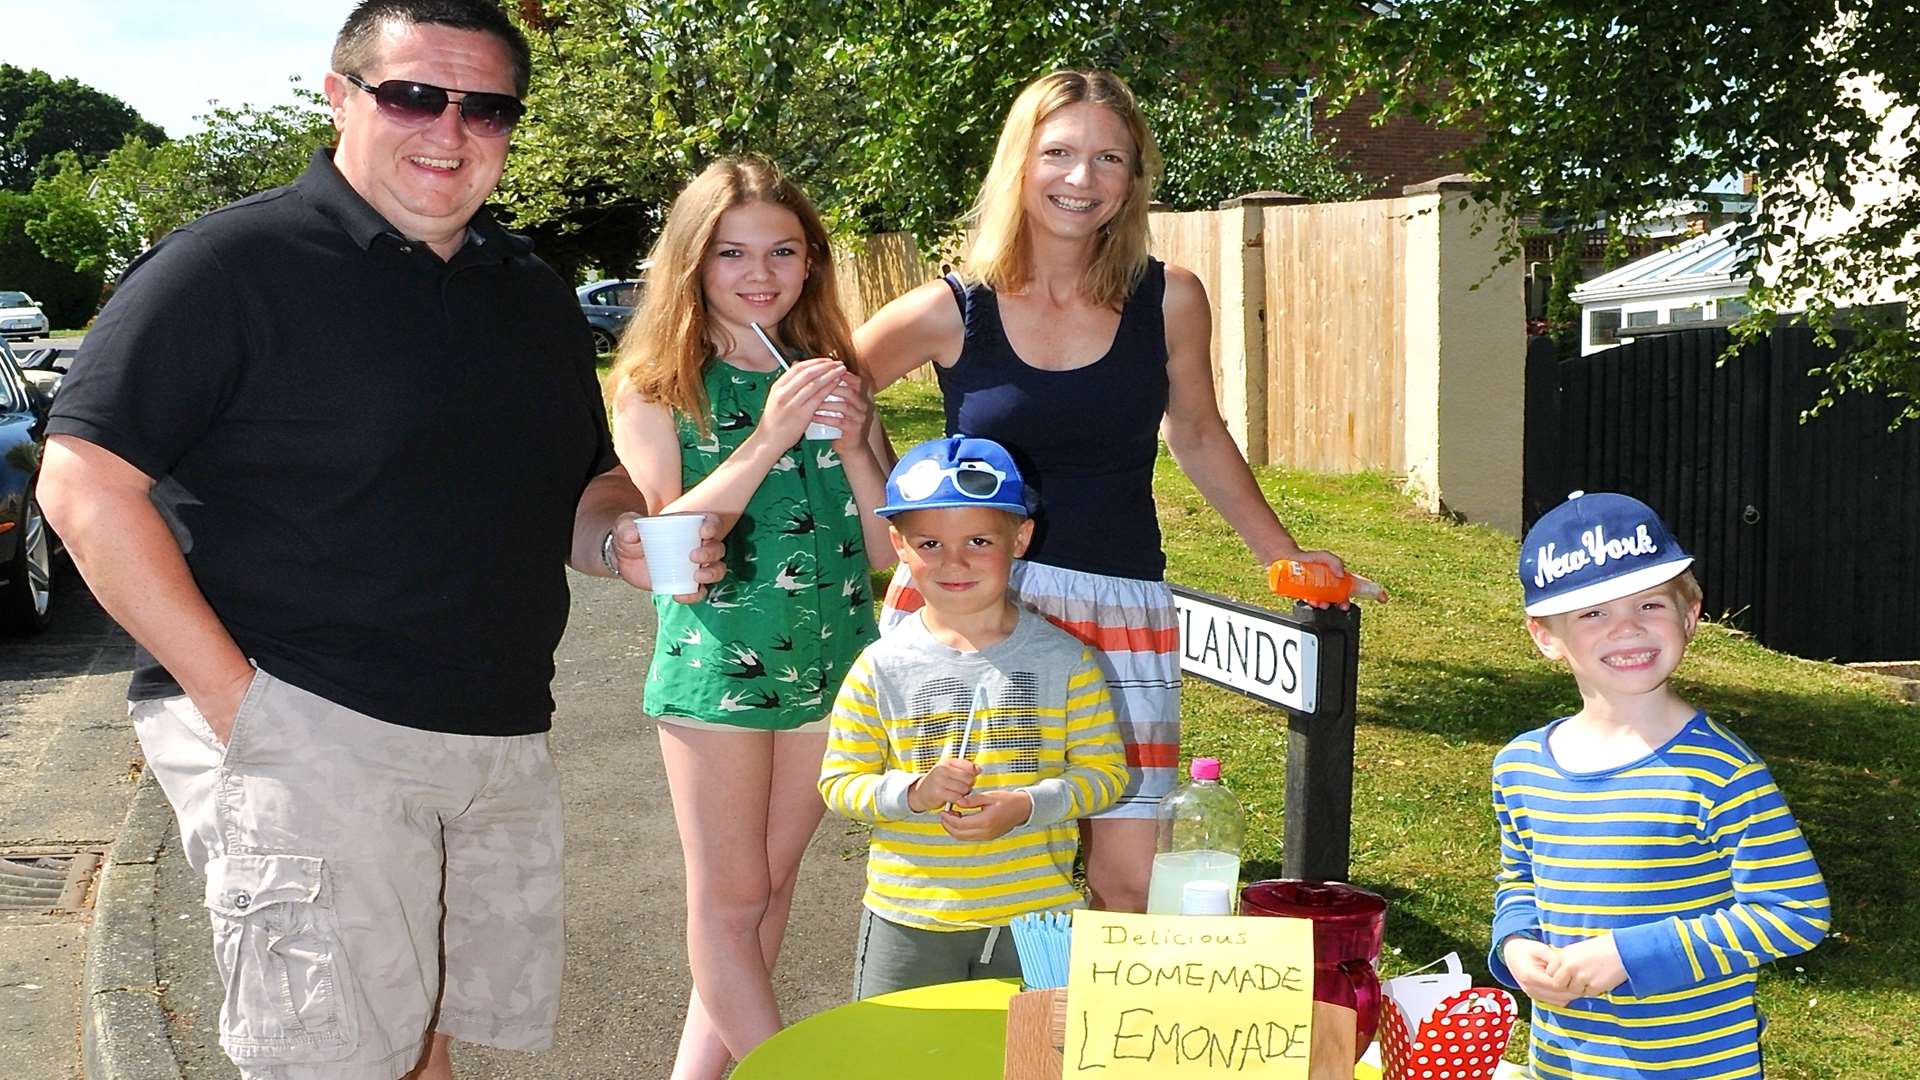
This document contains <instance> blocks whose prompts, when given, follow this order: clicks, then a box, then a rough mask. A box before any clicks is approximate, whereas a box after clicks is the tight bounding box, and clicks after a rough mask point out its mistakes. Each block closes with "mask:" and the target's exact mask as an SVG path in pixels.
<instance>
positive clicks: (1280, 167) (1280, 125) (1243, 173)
mask: <svg viewBox="0 0 1920 1080" xmlns="http://www.w3.org/2000/svg"><path fill="white" fill-rule="evenodd" d="M1278 85H1279V87H1280V89H1278V90H1277V91H1273V92H1270V93H1268V94H1264V95H1262V96H1263V97H1264V98H1265V99H1266V100H1267V102H1268V108H1269V109H1270V110H1271V111H1270V112H1269V113H1268V115H1267V116H1266V117H1265V118H1264V119H1262V120H1261V121H1260V122H1259V126H1258V127H1257V128H1255V129H1254V131H1253V132H1252V134H1250V135H1243V134H1239V133H1237V132H1233V131H1222V130H1221V129H1220V125H1219V123H1218V122H1217V121H1216V120H1215V117H1214V115H1213V113H1212V112H1211V111H1209V110H1207V109H1205V108H1203V107H1199V106H1198V103H1196V102H1193V101H1189V100H1181V99H1175V100H1172V101H1149V102H1146V103H1145V107H1146V109H1147V111H1148V113H1149V114H1150V115H1151V117H1152V124H1153V133H1154V138H1155V140H1157V141H1159V142H1160V143H1161V144H1162V145H1163V146H1165V147H1166V151H1165V155H1166V163H1167V172H1166V179H1165V181H1164V182H1163V183H1162V184H1161V186H1160V193H1159V198H1160V201H1162V202H1164V203H1166V204H1167V205H1169V206H1171V207H1173V208H1174V209H1176V210H1210V209H1212V208H1213V207H1214V206H1216V205H1217V204H1218V203H1219V202H1220V200H1222V199H1229V198H1232V197H1233V196H1235V195H1244V194H1246V193H1247V192H1249V191H1284V192H1287V193H1288V194H1292V195H1304V196H1306V197H1307V198H1308V199H1310V200H1312V201H1314V202H1342V201H1345V200H1348V199H1357V198H1360V197H1361V196H1363V195H1365V194H1367V192H1368V191H1370V190H1371V188H1372V185H1370V184H1368V183H1367V182H1366V179H1365V178H1364V177H1362V176H1361V175H1360V174H1359V173H1356V172H1354V171H1353V170H1351V169H1349V168H1347V167H1346V165H1345V163H1344V162H1343V160H1342V159H1341V158H1340V157H1339V156H1338V155H1336V154H1335V153H1334V152H1333V151H1332V150H1331V149H1329V148H1328V147H1325V146H1322V145H1320V144H1319V143H1316V142H1315V141H1314V139H1313V135H1312V127H1311V112H1310V109H1309V107H1308V101H1307V99H1305V98H1300V99H1297V100H1296V99H1295V97H1294V95H1293V87H1292V85H1291V84H1278Z"/></svg>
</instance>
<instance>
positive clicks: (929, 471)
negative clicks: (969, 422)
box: [874, 435, 1032, 517]
mask: <svg viewBox="0 0 1920 1080" xmlns="http://www.w3.org/2000/svg"><path fill="white" fill-rule="evenodd" d="M966 506H983V507H987V508H989V509H992V510H1005V511H1008V512H1009V513H1014V514H1019V515H1021V516H1023V517H1024V516H1027V515H1029V514H1031V513H1032V510H1031V508H1030V506H1029V503H1028V492H1027V485H1026V483H1025V481H1023V480H1022V479H1021V478H1020V467H1019V466H1017V465H1015V464H1014V463H1013V455H1011V454H1009V453H1007V450H1006V447H1003V446H1001V445H1000V444H999V443H997V442H994V441H993V440H992V439H974V438H969V437H967V436H965V435H949V436H947V437H945V438H942V439H928V440H927V441H926V442H923V443H921V444H920V445H919V446H916V447H914V448H913V449H911V450H909V451H907V452H906V454H905V455H903V456H902V457H901V458H900V463H899V464H897V465H895V466H894V467H893V472H892V473H891V474H889V475H888V476H887V502H886V505H884V506H882V507H880V508H879V509H878V510H875V511H874V513H876V514H879V515H880V516H881V517H892V516H893V515H895V514H901V513H905V512H906V511H908V510H946V509H953V508H955V507H966Z"/></svg>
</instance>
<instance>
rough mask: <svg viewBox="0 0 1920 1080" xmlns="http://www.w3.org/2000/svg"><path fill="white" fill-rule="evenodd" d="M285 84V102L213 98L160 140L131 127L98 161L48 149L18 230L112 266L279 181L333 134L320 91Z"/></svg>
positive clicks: (92, 265) (47, 246) (87, 264)
mask: <svg viewBox="0 0 1920 1080" xmlns="http://www.w3.org/2000/svg"><path fill="white" fill-rule="evenodd" d="M294 84H295V85H294V93H295V98H296V100H295V101H294V102H293V103H291V104H284V105H276V106H272V107H268V108H257V107H255V106H251V105H242V106H239V107H238V108H224V107H222V108H215V109H214V110H213V112H212V113H210V114H208V115H205V116H202V117H200V120H201V122H202V125H203V127H202V129H201V130H200V131H198V132H196V133H195V134H193V135H189V136H187V137H185V138H183V139H177V140H175V141H173V142H169V143H163V144H161V145H159V146H152V145H149V144H147V143H146V142H144V141H143V140H141V139H139V138H131V137H130V138H129V139H128V140H127V141H126V143H125V144H124V145H122V146H121V147H120V148H119V149H117V150H115V151H113V152H112V153H111V154H108V155H107V157H106V160H104V161H102V162H100V163H99V164H98V165H97V166H93V167H89V166H88V165H87V163H86V162H84V161H82V160H81V159H80V157H79V156H78V155H76V154H74V153H72V152H63V153H61V154H58V155H55V159H54V162H53V168H52V171H51V172H52V174H51V175H49V176H48V177H46V178H45V179H43V180H41V181H40V182H39V183H38V184H36V185H35V186H34V193H35V194H36V195H39V196H40V197H41V200H42V201H41V207H42V210H41V213H40V215H39V216H38V217H36V218H35V219H34V220H33V221H31V222H29V223H28V224H27V226H26V228H27V232H28V233H29V234H30V235H32V237H33V238H34V239H35V240H36V241H38V242H39V244H40V247H41V249H42V250H43V251H44V252H46V254H47V255H49V256H50V257H52V258H55V259H58V260H60V261H62V262H65V263H67V264H68V265H70V266H73V267H75V268H77V269H79V270H82V271H97V272H100V273H104V274H107V275H110V276H117V275H118V274H119V272H120V271H121V269H123V268H124V267H125V266H126V265H127V263H129V262H131V261H132V260H133V259H134V258H135V257H137V256H138V255H139V254H140V253H141V252H142V251H145V250H146V249H147V248H148V247H149V246H151V245H152V244H153V243H154V242H155V241H157V240H159V239H160V238H161V237H163V236H165V235H166V234H167V233H169V232H171V231H172V230H174V229H176V228H179V227H180V226H181V225H184V224H186V223H187V222H189V221H192V220H193V219H194V218H197V217H199V216H200V215H202V214H205V213H207V212H208V211H210V210H213V209H216V208H218V207H220V206H224V205H226V204H227V203H230V202H233V201H235V200H236V199H242V198H245V197H246V196H248V195H251V194H253V193H255V192H257V191H262V190H265V189H267V188H270V187H275V186H277V185H280V184H285V183H288V182H289V181H291V180H292V179H293V178H294V177H296V176H298V175H300V172H301V171H302V170H303V169H305V168H306V165H307V160H308V158H309V157H310V156H311V155H312V153H313V151H314V148H316V147H319V146H324V145H327V144H328V143H329V142H330V141H331V140H332V137H333V124H332V121H331V119H330V118H329V115H328V113H327V112H326V111H325V110H324V109H323V108H321V104H322V102H323V100H324V99H322V98H321V97H320V95H318V94H315V93H312V92H311V91H306V90H303V89H301V88H300V86H299V81H298V80H297V79H296V80H294Z"/></svg>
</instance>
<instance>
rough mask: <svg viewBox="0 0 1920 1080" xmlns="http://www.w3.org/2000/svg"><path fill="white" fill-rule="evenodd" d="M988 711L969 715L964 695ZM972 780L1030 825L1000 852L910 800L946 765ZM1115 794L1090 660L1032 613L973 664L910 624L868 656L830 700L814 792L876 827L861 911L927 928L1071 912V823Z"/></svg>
mask: <svg viewBox="0 0 1920 1080" xmlns="http://www.w3.org/2000/svg"><path fill="white" fill-rule="evenodd" d="M976 687H981V688H984V690H985V692H986V696H985V708H984V709H983V710H981V711H980V712H979V713H977V714H973V715H972V720H971V732H970V734H967V735H963V732H965V731H967V730H968V728H969V719H968V718H969V714H970V713H972V706H973V701H974V694H975V688H976ZM963 739H964V740H965V741H966V742H967V743H968V745H969V750H968V753H967V757H969V758H970V759H972V761H973V762H974V763H975V764H976V765H978V766H979V767H980V776H979V779H978V780H977V781H976V782H975V790H976V791H988V790H996V789H998V790H1007V791H1024V792H1026V793H1027V794H1028V795H1030V796H1031V797H1032V799H1033V816H1032V818H1031V819H1029V820H1028V821H1027V823H1026V824H1024V825H1021V826H1018V827H1017V828H1015V829H1013V830H1012V831H1010V832H1008V833H1007V834H1006V835H1005V836H1002V837H1000V838H998V839H996V840H988V841H983V842H979V843H974V842H968V841H963V840H956V839H954V838H953V837H951V836H949V835H947V832H946V830H945V829H943V828H942V827H941V825H940V815H939V812H938V811H933V812H929V813H925V814H916V813H914V812H913V811H912V810H911V809H910V808H909V807H908V806H907V789H908V788H909V787H911V786H912V785H913V782H914V781H915V780H916V779H918V778H919V777H920V776H921V775H923V774H925V773H926V772H927V770H929V769H931V768H932V767H933V765H934V763H935V762H937V761H939V760H940V759H941V758H942V757H951V756H957V754H958V752H959V750H960V746H961V743H962V741H963ZM1125 785H1126V754H1125V750H1124V749H1123V748H1122V747H1121V744H1120V732H1119V729H1118V728H1117V727H1115V725H1114V721H1113V706H1112V703H1111V701H1110V700H1109V699H1108V696H1107V684H1106V681H1105V680H1104V679H1103V678H1102V677H1101V675H1100V669H1099V667H1098V666H1097V665H1096V663H1095V661H1094V657H1093V653H1092V652H1091V651H1090V650H1088V649H1087V647H1086V646H1084V645H1082V644H1081V643H1080V642H1078V641H1076V640H1074V638H1073V637H1072V636H1070V635H1069V634H1067V633H1066V632H1065V631H1063V630H1060V629H1058V628H1057V627H1055V626H1053V625H1052V624H1050V623H1048V622H1047V621H1046V620H1045V619H1043V618H1041V617H1040V616H1038V615H1035V614H1033V613H1032V612H1027V611H1023V612H1021V614H1020V622H1019V624H1018V625H1017V626H1016V627H1015V628H1014V631H1013V633H1012V634H1010V635H1008V637H1007V638H1006V640H1004V641H1001V642H999V643H998V644H995V645H992V646H990V647H988V648H986V649H982V650H980V651H979V652H962V651H960V650H958V649H954V648H951V647H949V646H947V645H944V644H941V643H940V642H939V641H937V640H935V639H934V637H933V636H932V635H931V634H929V633H928V632H927V629H926V625H925V624H924V623H923V622H921V620H920V619H919V618H918V617H917V616H916V617H913V618H909V619H906V620H904V621H903V622H902V623H901V624H900V625H899V626H897V627H895V628H894V630H893V631H892V632H891V633H889V634H888V635H887V636H886V637H884V638H882V639H880V640H879V641H877V642H874V643H873V644H872V645H869V646H867V649H866V651H865V652H863V653H861V654H860V659H859V660H857V661H855V662H854V665H853V669H852V670H851V671H850V672H848V674H847V679H846V682H845V683H843V684H842V685H841V687H840V696H839V697H838V698H837V699H835V701H834V703H833V718H832V731H831V733H830V735H829V736H828V739H827V754H826V759H825V761H824V762H823V763H822V764H821V770H820V794H821V796H822V797H824V798H825V799H826V801H827V806H828V807H830V808H831V809H832V810H833V811H834V812H835V813H838V814H841V815H844V816H846V817H850V818H853V819H855V820H857V821H865V822H869V823H871V824H872V825H873V839H872V846H871V849H870V851H869V852H868V855H867V894H866V898H865V903H866V906H867V908H868V909H869V910H871V911H872V912H873V913H874V914H875V915H878V916H880V917H881V918H883V919H886V920H888V921H890V922H896V923H900V924H902V925H904V926H912V927H918V928H920V929H925V930H971V929H977V928H979V927H983V926H1003V925H1005V924H1006V922H1007V920H1009V919H1011V918H1013V917H1014V916H1016V915H1020V914H1022V913H1024V912H1029V911H1051V910H1056V909H1059V908H1065V907H1073V906H1076V905H1077V904H1079V903H1080V901H1081V896H1080V892H1079V890H1077V889H1075V888H1074V886H1073V853H1074V847H1075V845H1076V844H1077V843H1078V840H1079V830H1078V827H1077V826H1076V825H1075V823H1074V821H1075V819H1076V818H1081V817H1085V816H1087V815H1089V814H1094V813H1098V812H1099V811H1100V810H1102V809H1104V808H1106V807H1107V806H1108V805H1110V804H1111V803H1112V802H1113V801H1114V800H1115V799H1116V798H1118V797H1119V795H1120V789H1121V788H1122V787H1124V786H1125Z"/></svg>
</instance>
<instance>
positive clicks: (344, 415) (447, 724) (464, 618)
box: [49, 150, 616, 735]
mask: <svg viewBox="0 0 1920 1080" xmlns="http://www.w3.org/2000/svg"><path fill="white" fill-rule="evenodd" d="M49 431H52V432H55V433H60V434H66V435H72V436H76V437H78V438H81V439H85V440H86V441H88V442H91V443H96V444H98V445H100V446H102V447H104V448H106V449H107V450H110V451H112V452H113V453H115V454H117V455H119V456H120V457H121V458H123V459H125V460H126V461H128V462H129V463H131V464H132V465H133V466H134V467H136V468H138V469H139V470H141V471H142V472H144V473H146V474H147V475H148V476H151V477H152V478H153V479H154V480H155V485H154V488H153V501H154V503H155V505H156V506H157V507H158V508H159V509H160V512H161V514H162V516H164V517H165V518H166V519H167V521H168V523H169V524H170V525H171V526H172V527H173V529H174V533H175V536H176V537H177V538H178V539H179V541H180V546H181V548H182V550H184V551H185V552H186V557H187V565H188V566H189V567H190V568H191V570H192V572H193V576H194V580H195V582H196V583H197V584H198V585H199V587H200V591H201V592H202V593H204V594H205V595H206V598H207V601H208V602H209V603H210V604H212V606H213V610H214V612H215V613H216V614H218V615H219V617H220V620H221V621H222V622H223V623H224V624H225V625H226V627H227V630H228V631H229V632H231V633H232V635H233V637H234V640H235V641H237V642H238V643H239V645H240V648H241V649H242V650H244V651H245V652H246V653H247V655H248V656H250V657H252V658H254V659H255V660H256V661H258V662H259V664H260V666H261V667H263V668H265V669H266V670H268V671H270V672H272V673H273V674H274V675H275V676H276V677H278V678H281V679H284V680H286V681H287V682H290V683H292V684H294V685H296V686H299V687H302V688H304V689H307V690H310V691H312V692H314V693H316V694H320V695H322V696H324V697H327V698H330V699H332V700H333V701H335V702H338V703H339V704H342V705H346V706H348V707H349V708H353V709H356V710H359V711H360V712H364V713H367V714H369V715H371V716H374V717H377V718H379V719H381V720H385V721H388V722H390V723H394V724H401V725H404V726H407V727H413V728H424V729H427V730H431V731H445V732H456V733H465V734H475V735H515V734H525V733H530V732H537V731H544V730H546V729H547V727H548V726H549V724H550V721H551V716H552V712H553V698H552V696H551V694H550V692H549V684H550V683H551V682H552V679H553V650H554V646H555V645H557V644H558V643H559V640H560V634H561V631H562V630H563V629H564V628H565V626H566V621H567V606H568V594H567V580H566V562H567V559H568V557H569V555H570V554H571V550H572V535H573V514H574V508H575V506H576V505H577V504H578V502H579V498H580V494H581V491H582V490H583V488H584V487H585V486H586V484H587V482H588V480H590V479H591V478H592V477H594V476H596V475H598V474H599V473H601V472H604V471H605V470H607V469H609V468H612V467H613V466H614V465H615V464H616V461H615V459H614V456H613V449H612V441H611V439H610V438H609V436H608V433H607V422H606V413H605V411H604V408H603V406H602V404H601V398H600V391H599V385H598V381H597V379H596V377H595V372H594V354H593V347H592V339H591V337H590V336H589V333H588V330H587V324H586V322H585V320H584V319H582V318H581V315H580V307H579V304H578V303H577V302H576V300H575V298H574V296H573V292H572V290H570V289H568V288H567V286H566V284H565V283H564V282H563V281H561V280H560V278H559V276H558V275H556V274H555V273H554V272H553V271H552V270H551V269H550V268H549V267H548V266H547V265H546V264H545V263H543V262H541V261H540V260H539V259H538V258H536V257H534V255H533V253H532V250H531V247H530V245H528V244H527V243H526V242H525V241H524V240H521V239H520V238H517V237H514V236H510V235H508V234H507V233H506V232H505V231H504V230H502V229H501V228H500V227H499V225H498V224H496V223H495V222H494V221H493V220H492V219H491V217H489V216H488V215H487V214H486V213H485V212H484V211H482V212H481V213H480V214H478V215H476V217H475V218H474V220H473V222H472V224H471V225H470V226H469V228H468V232H467V241H466V244H465V246H464V247H462V248H461V249H460V251H459V252H458V253H456V254H455V255H454V257H453V258H452V259H451V260H450V261H446V262H443V261H441V259H440V258H439V257H438V256H437V255H435V254H434V253H433V252H432V250H431V249H429V248H428V247H427V246H426V245H425V244H421V243H418V242H415V241H410V240H407V239H405V238H404V237H402V236H401V235H400V234H399V233H397V232H396V231H395V230H394V228H393V227H392V226H391V225H389V224H388V223H387V222H386V220H385V219H384V218H382V217H381V216H380V214H379V213H378V212H376V211H375V210H374V209H373V207H371V206H369V205H368V204H367V203H366V202H365V200H363V199H361V198H360V196H359V195H358V194H356V193H355V192H354V191H353V189H352V188H351V187H349V186H348V185H347V182H346V180H345V179H344V178H342V177H341V175H340V173H339V171H338V170H336V169H335V168H334V166H333V162H332V159H331V156H330V152H329V151H324V150H323V151H320V152H318V153H316V154H315V155H314V159H313V162H312V164H311V165H310V166H309V167H308V169H307V171H306V173H305V174H303V175H302V176H301V177H300V179H299V180H297V181H295V182H294V183H293V184H291V185H289V186H287V187H283V188H276V189H274V190H272V191H267V192H263V193H261V194H259V195H256V196H253V197H252V198H249V199H245V200H242V201H240V202H237V203H234V204H233V205H231V206H228V207H224V208H222V209H220V210H217V211H215V212H213V213H211V214H208V215H207V216H206V217H204V218H201V219H200V220H198V221H196V222H194V223H193V224H191V225H188V226H186V227H185V228H182V229H180V230H178V231H177V232H175V233H173V234H172V235H170V236H168V237H167V238H166V239H165V240H162V241H161V242H160V243H159V244H157V245H155V246H154V248H153V249H152V250H151V251H149V252H147V253H146V254H145V255H144V256H142V257H141V258H140V259H139V261H137V262H135V263H134V264H133V266H132V267H130V268H129V269H128V270H127V273H126V276H125V278H124V279H123V280H122V281H121V283H120V286H119V288H118V290H117V291H116V292H115V294H114V297H113V300H112V302H111V303H109V304H108V305H107V307H106V310H105V311H104V312H102V313H101V315H100V318H99V320H98V321H97V323H96V324H95V326H94V328H93V330H92V331H91V332H89V333H88V334H87V338H86V342H85V344H84V345H83V346H82V347H81V350H80V354H79V356H78V357H77V358H76V359H75V361H74V364H73V369H72V373H71V374H70V375H69V376H68V378H67V381H66V383H65V384H64V385H63V386H62V387H61V392H60V395H59V397H58V398H57V399H56V403H55V406H54V416H53V419H52V421H51V423H50V424H49ZM136 664H137V666H136V668H135V671H134V676H133V685H132V688H131V690H130V691H129V696H130V697H131V698H133V699H134V700H145V699H152V698H158V697H167V696H172V695H175V694H178V693H180V688H179V685H178V684H177V683H175V682H174V681H173V679H172V677H171V676H169V675H168V674H167V672H166V671H165V669H163V668H161V667H160V666H159V665H157V664H156V663H154V661H153V658H152V656H150V655H148V654H147V653H146V651H145V650H141V652H140V654H139V655H138V657H137V660H136Z"/></svg>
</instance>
